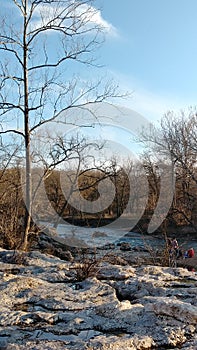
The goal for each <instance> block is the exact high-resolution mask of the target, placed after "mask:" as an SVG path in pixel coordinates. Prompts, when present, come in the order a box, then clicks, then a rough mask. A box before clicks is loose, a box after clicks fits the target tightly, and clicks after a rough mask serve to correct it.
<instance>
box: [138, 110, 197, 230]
mask: <svg viewBox="0 0 197 350" xmlns="http://www.w3.org/2000/svg"><path fill="white" fill-rule="evenodd" d="M142 141H143V142H144V143H145V144H146V145H147V147H148V149H149V152H150V151H151V152H150V153H149V154H151V156H150V159H151V163H152V165H153V164H154V166H158V164H159V160H160V159H162V160H163V161H165V160H166V161H168V160H169V156H170V159H171V161H172V164H173V166H174V170H175V174H176V188H175V194H174V200H173V203H172V208H171V211H170V213H171V214H173V215H175V216H177V217H179V220H178V221H179V222H181V221H182V222H187V223H189V224H192V225H193V224H194V222H193V221H192V210H193V208H194V206H195V202H196V198H197V192H196V184H197V172H196V159H197V116H196V111H195V109H190V110H189V111H188V113H186V112H180V114H179V115H176V114H175V113H173V112H169V113H167V114H166V115H164V117H163V118H162V120H161V123H160V127H159V128H152V129H151V130H150V131H149V132H145V131H143V132H142ZM152 178H153V175H152ZM157 196H158V194H157ZM181 218H182V219H181Z"/></svg>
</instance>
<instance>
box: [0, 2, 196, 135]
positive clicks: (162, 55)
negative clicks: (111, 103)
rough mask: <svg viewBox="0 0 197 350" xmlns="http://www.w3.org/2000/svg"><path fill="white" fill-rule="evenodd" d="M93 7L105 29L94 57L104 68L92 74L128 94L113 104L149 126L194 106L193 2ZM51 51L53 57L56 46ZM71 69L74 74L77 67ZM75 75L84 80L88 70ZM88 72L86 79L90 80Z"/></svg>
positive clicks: (5, 4)
mask: <svg viewBox="0 0 197 350" xmlns="http://www.w3.org/2000/svg"><path fill="white" fill-rule="evenodd" d="M93 3H94V5H95V7H96V8H97V9H98V11H97V13H96V14H95V17H93V20H95V23H99V24H100V25H101V26H102V27H104V28H105V34H106V36H105V42H104V44H103V45H102V46H101V47H100V49H99V50H98V52H96V56H97V57H98V61H97V62H98V64H101V65H102V68H101V69H100V70H99V72H98V69H96V68H95V75H97V74H100V75H101V76H102V75H104V76H108V77H109V79H110V78H112V79H114V81H115V82H117V83H118V84H119V87H120V91H122V92H123V93H124V92H127V91H128V92H129V93H130V97H128V98H126V99H118V100H117V101H115V102H117V103H118V104H119V105H122V106H124V107H128V108H130V109H133V110H134V111H136V112H138V113H140V114H141V115H143V116H144V117H145V118H146V119H148V120H150V121H151V122H156V121H159V120H160V119H161V118H162V116H163V115H164V114H165V113H166V112H168V111H169V110H173V111H176V112H178V111H179V110H180V109H185V110H187V109H188V108H189V107H190V106H195V105H196V103H197V92H196V91H197V90H196V81H197V40H196V39H197V26H196V13H197V1H196V0H173V1H172V0H159V1H158V0H122V1H120V0H95V1H94V2H93ZM11 4H12V6H13V2H12V0H7V1H6V2H3V3H2V5H3V6H2V11H5V13H6V14H7V15H8V18H9V16H11V17H12V14H11V10H12V6H11ZM14 13H15V12H14ZM9 14H10V15H9ZM14 18H15V17H14ZM51 47H52V51H54V43H52V46H51ZM72 69H73V72H75V69H76V63H74V64H73V68H72ZM72 69H71V70H70V68H69V69H68V71H67V72H68V73H70V71H72ZM77 69H79V72H80V73H81V75H82V78H84V77H85V76H86V71H87V67H86V66H84V67H82V66H80V67H79V66H78V67H77ZM92 70H93V72H92ZM92 70H91V73H90V74H92V75H93V76H94V68H92ZM87 79H88V77H87ZM123 138H124V137H123Z"/></svg>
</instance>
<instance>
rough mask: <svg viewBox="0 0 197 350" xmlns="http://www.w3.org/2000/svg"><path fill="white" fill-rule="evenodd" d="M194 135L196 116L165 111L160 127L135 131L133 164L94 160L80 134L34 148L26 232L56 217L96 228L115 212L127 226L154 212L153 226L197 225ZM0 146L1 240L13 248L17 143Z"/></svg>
mask: <svg viewBox="0 0 197 350" xmlns="http://www.w3.org/2000/svg"><path fill="white" fill-rule="evenodd" d="M196 140H197V117H196V114H195V113H193V112H192V113H191V112H190V113H189V115H185V114H184V115H181V116H180V117H177V116H175V115H173V114H172V113H171V114H168V115H166V116H164V118H163V119H162V121H161V124H160V126H159V127H157V128H153V127H151V128H150V130H146V131H142V133H141V136H140V142H142V143H143V144H144V153H143V154H142V155H141V156H140V158H139V160H138V161H136V160H135V161H134V160H133V159H127V160H126V159H124V161H123V160H121V159H118V158H117V157H115V156H112V157H111V159H108V160H103V161H102V162H101V161H100V162H96V160H95V155H94V152H92V153H91V147H92V143H91V142H88V140H85V139H83V140H82V141H80V140H79V139H77V140H76V141H75V140H74V138H72V140H71V141H69V142H68V140H67V141H66V140H63V139H62V138H61V137H60V138H59V139H56V140H55V146H53V147H52V146H51V147H50V152H49V153H47V152H46V149H45V150H44V151H43V153H42V150H37V152H35V151H34V166H33V167H32V172H31V180H32V181H31V187H32V215H31V216H32V223H31V225H32V228H31V232H34V230H35V227H36V224H37V223H38V222H39V221H40V220H47V221H51V222H53V225H54V227H57V226H58V225H59V223H60V222H61V218H63V219H65V220H68V221H69V222H78V223H79V224H80V223H81V224H87V225H90V224H91V223H92V222H93V221H94V225H98V226H99V225H103V223H105V222H106V223H108V222H109V221H110V220H111V221H112V220H116V219H117V218H118V217H120V216H122V217H124V218H128V219H130V222H131V228H133V225H132V222H135V227H134V229H135V230H138V231H140V232H146V231H147V230H148V227H149V223H150V222H151V220H152V218H154V220H155V217H156V221H154V225H153V226H152V227H153V229H154V228H155V229H156V230H157V231H159V230H163V229H164V228H165V229H167V230H168V229H169V228H170V227H173V228H177V227H182V226H187V227H188V228H192V229H193V230H194V231H195V230H197V168H196V159H197V157H196V154H197V141H196ZM52 144H53V143H52ZM93 146H94V148H95V149H99V150H100V149H101V147H100V146H99V145H96V144H94V145H93ZM0 151H1V152H0V158H1V169H0V213H1V215H0V232H1V242H0V244H1V245H3V246H5V247H9V248H10V247H11V248H13V247H16V246H17V242H18V241H20V237H21V235H22V232H23V230H24V215H25V194H24V187H25V175H24V171H23V166H22V164H21V162H20V156H21V149H20V148H17V147H15V146H12V145H11V144H10V145H9V147H5V145H4V144H3V142H2V143H1V149H0ZM39 152H40V153H39ZM32 158H33V154H32ZM63 164H64V167H63ZM65 164H66V166H65Z"/></svg>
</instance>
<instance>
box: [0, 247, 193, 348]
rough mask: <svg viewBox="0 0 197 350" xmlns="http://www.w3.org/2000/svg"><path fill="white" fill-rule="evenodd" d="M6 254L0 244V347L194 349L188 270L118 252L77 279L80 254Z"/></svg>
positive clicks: (191, 284) (191, 298)
mask: <svg viewBox="0 0 197 350" xmlns="http://www.w3.org/2000/svg"><path fill="white" fill-rule="evenodd" d="M10 254H11V252H10V251H9V252H8V251H5V250H0V258H1V257H2V261H0V349H1V350H2V349H7V350H12V349H13V350H27V349H28V350H31V349H32V350H53V349H58V350H95V349H99V350H108V349H109V350H120V349H125V350H127V349H128V350H145V349H147V350H148V349H149V350H150V349H163V348H168V349H177V350H178V349H180V348H181V349H184V350H194V349H197V298H196V296H197V275H196V273H195V272H189V271H188V270H186V269H184V268H176V269H172V268H169V267H161V266H138V267H132V266H129V265H125V266H123V265H119V264H118V259H117V263H116V264H115V263H113V264H112V263H110V262H106V261H102V262H96V261H95V266H94V269H92V270H91V273H90V276H89V277H88V278H85V279H84V280H77V278H78V276H79V268H81V269H83V268H84V266H83V264H81V265H80V264H79V262H66V261H63V260H60V259H59V258H55V257H52V256H49V255H45V254H41V253H40V252H31V253H27V254H26V256H25V259H24V263H23V264H21V265H20V264H11V263H6V262H5V261H6V256H7V257H9V256H10ZM7 260H9V259H7ZM86 267H87V266H86Z"/></svg>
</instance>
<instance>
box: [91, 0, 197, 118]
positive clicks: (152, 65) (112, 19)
mask: <svg viewBox="0 0 197 350" xmlns="http://www.w3.org/2000/svg"><path fill="white" fill-rule="evenodd" d="M97 4H98V7H99V6H101V14H102V17H103V19H104V20H105V21H107V22H108V24H109V29H110V30H109V33H108V35H107V37H106V42H105V44H104V46H103V48H102V49H101V51H100V61H101V62H103V63H104V64H105V69H106V70H108V71H109V72H110V74H111V75H112V76H114V78H115V79H116V80H117V81H119V84H120V86H121V88H123V89H126V90H129V91H133V94H132V98H131V99H129V100H127V101H124V102H123V103H124V105H127V106H128V107H130V108H133V109H135V110H137V112H141V113H143V114H145V116H147V117H149V118H151V119H152V120H155V119H160V118H161V117H162V115H163V113H165V112H166V111H168V110H176V111H177V110H179V109H181V108H186V109H187V107H189V106H194V105H196V101H197V89H196V84H197V25H196V13H197V1H196V0H173V1H172V0H160V1H158V0H148V1H147V0H123V1H119V0H116V1H114V0H106V1H104V0H103V1H97Z"/></svg>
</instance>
